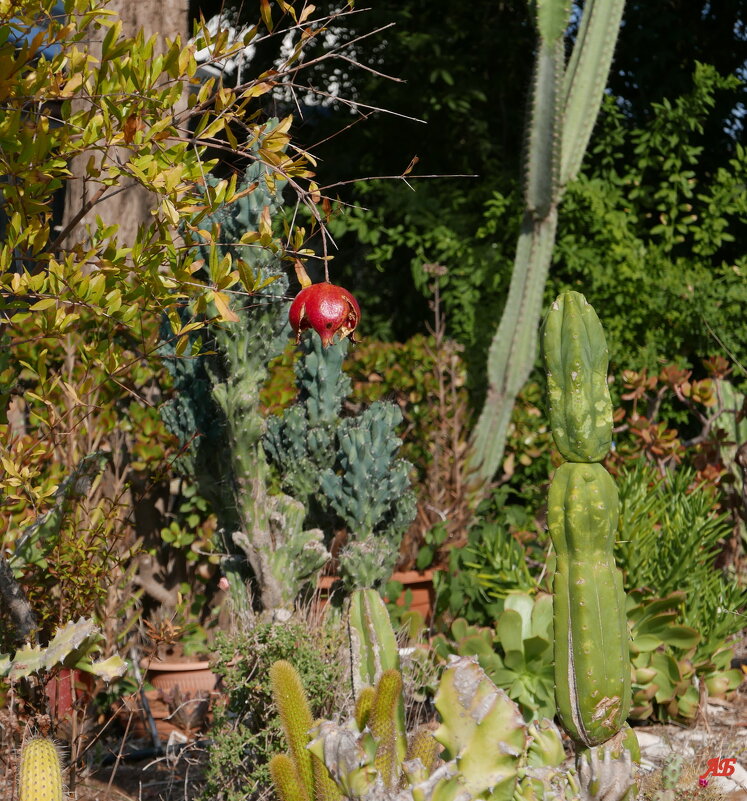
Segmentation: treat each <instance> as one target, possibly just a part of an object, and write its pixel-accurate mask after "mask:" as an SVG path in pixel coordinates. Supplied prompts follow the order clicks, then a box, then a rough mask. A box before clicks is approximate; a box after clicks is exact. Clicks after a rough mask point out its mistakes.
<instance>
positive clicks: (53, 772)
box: [18, 737, 63, 801]
mask: <svg viewBox="0 0 747 801" xmlns="http://www.w3.org/2000/svg"><path fill="white" fill-rule="evenodd" d="M62 797H63V796H62V764H61V762H60V754H59V751H58V750H57V746H56V745H55V743H54V742H53V741H52V740H50V739H48V738H46V737H34V738H32V739H31V740H27V741H26V742H25V743H24V744H23V747H22V748H21V769H20V773H19V779H18V798H19V801H62Z"/></svg>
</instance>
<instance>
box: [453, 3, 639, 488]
mask: <svg viewBox="0 0 747 801" xmlns="http://www.w3.org/2000/svg"><path fill="white" fill-rule="evenodd" d="M624 5H625V2H624V0H588V2H586V3H584V5H583V11H582V13H581V20H580V24H579V30H578V35H577V36H576V40H575V42H574V45H573V50H572V53H571V57H570V60H569V62H568V64H567V65H566V64H565V59H564V36H565V31H566V28H567V26H568V23H569V21H570V11H571V4H570V3H569V2H567V0H547V2H538V3H534V4H532V7H533V9H534V12H535V23H536V27H537V34H538V46H537V50H536V63H535V70H534V87H533V91H532V98H531V103H530V113H529V123H528V129H527V135H526V139H527V159H526V181H525V212H524V217H523V219H522V223H521V229H520V232H519V239H518V242H517V246H516V256H515V259H514V267H513V272H512V274H511V284H510V286H509V292H508V298H507V300H506V305H505V307H504V310H503V314H502V316H501V321H500V324H499V326H498V330H497V332H496V334H495V336H494V337H493V340H492V342H491V344H490V349H489V352H488V363H487V377H488V388H487V393H486V396H485V402H484V405H483V408H482V410H481V412H480V416H479V418H478V421H477V425H476V426H475V428H474V430H473V433H472V436H471V438H470V442H469V450H468V453H467V464H468V468H469V471H470V478H469V483H470V489H471V494H472V500H473V503H475V504H477V502H479V500H480V499H481V498H482V497H483V495H484V493H485V491H486V489H487V486H488V484H489V482H490V481H491V480H492V478H493V475H494V474H495V472H496V470H497V469H498V467H499V466H500V464H501V461H502V459H503V452H504V448H505V442H506V433H507V430H508V425H509V422H510V420H511V411H512V409H513V405H514V401H515V399H516V395H517V394H518V392H519V391H520V389H521V388H522V386H523V385H524V383H525V382H526V380H527V378H528V377H529V373H530V371H531V369H532V367H533V366H534V363H535V358H536V351H537V328H538V323H539V320H540V316H541V314H542V299H543V292H544V287H545V283H546V281H547V274H548V271H549V268H550V261H551V258H552V252H553V247H554V244H555V231H556V226H557V215H558V205H559V203H560V200H561V197H562V194H563V190H564V188H565V186H566V185H567V184H568V182H569V181H571V180H573V178H574V177H575V176H576V174H577V173H578V170H579V168H580V166H581V161H582V159H583V155H584V152H585V150H586V147H587V144H588V141H589V137H590V135H591V130H592V128H593V126H594V123H595V121H596V118H597V115H598V113H599V107H600V104H601V99H602V93H603V91H604V86H605V84H606V81H607V76H608V74H609V69H610V64H611V62H612V56H613V53H614V50H615V42H616V40H617V33H618V30H619V28H620V20H621V17H622V11H623V7H624Z"/></svg>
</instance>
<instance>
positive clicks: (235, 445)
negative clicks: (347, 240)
mask: <svg viewBox="0 0 747 801" xmlns="http://www.w3.org/2000/svg"><path fill="white" fill-rule="evenodd" d="M283 185H284V182H283V181H280V180H276V179H274V178H271V179H269V180H268V174H267V170H266V168H265V166H264V165H263V164H262V163H261V160H257V161H256V162H254V163H253V164H251V165H250V166H249V167H248V168H247V170H246V172H245V174H244V178H243V181H242V191H240V192H239V193H238V195H239V197H238V199H237V200H236V201H234V202H233V203H231V204H230V205H229V206H227V207H225V208H222V209H221V210H220V211H219V212H217V213H216V214H215V215H213V216H212V217H209V218H206V219H205V220H203V221H202V223H201V225H202V227H203V228H208V229H210V228H212V229H213V230H212V234H211V236H212V239H213V242H214V246H213V247H208V245H207V244H203V245H200V246H198V247H197V255H199V256H200V257H201V258H202V259H203V261H204V263H205V265H206V269H208V270H209V272H210V276H211V279H212V280H213V282H215V283H220V284H221V286H224V287H226V286H230V276H231V272H232V270H234V271H238V272H239V273H241V274H243V275H244V276H245V277H248V278H247V281H245V283H247V282H248V284H249V285H250V286H253V288H254V289H255V291H256V294H255V295H254V296H253V298H252V303H251V304H247V305H246V306H244V307H242V308H238V309H236V310H235V311H234V310H232V311H231V315H232V317H234V318H236V319H235V320H234V321H233V322H230V321H227V322H223V323H222V324H220V325H216V326H214V327H213V328H212V329H211V331H212V336H213V339H212V341H211V342H209V343H208V346H207V347H205V346H203V347H202V348H201V349H198V352H197V355H193V356H192V357H191V358H182V356H181V354H180V353H179V352H177V346H176V345H174V344H172V343H171V342H170V341H165V342H164V344H163V346H162V352H163V356H164V359H165V363H166V365H167V367H168V368H169V370H170V371H171V372H172V374H173V376H174V385H175V387H174V388H175V393H174V398H173V399H172V400H171V401H170V402H169V403H168V404H166V405H165V406H164V408H163V416H164V419H165V421H166V423H167V425H168V426H169V428H170V429H171V430H172V431H173V432H174V433H175V434H177V435H178V436H179V438H180V441H181V443H182V444H183V446H184V450H185V453H184V455H183V457H182V460H181V467H182V469H183V470H185V471H186V472H187V473H188V474H191V475H192V476H194V477H195V478H196V480H197V482H198V485H199V488H200V493H201V494H202V495H203V497H206V498H208V499H209V500H210V501H211V503H212V505H213V508H214V509H215V510H216V512H217V514H218V516H219V527H220V532H219V533H220V536H221V537H222V539H223V543H222V546H223V547H222V550H223V551H224V552H225V553H226V554H227V555H226V556H225V557H224V559H223V561H222V569H223V572H224V574H225V576H226V578H227V579H228V582H229V587H230V591H231V597H232V599H233V601H234V603H235V605H236V606H237V608H239V609H242V610H249V608H250V606H249V605H250V598H253V599H256V602H257V605H258V606H259V607H260V608H261V612H262V613H263V614H264V615H265V616H267V617H268V618H270V619H285V618H287V617H288V616H289V615H290V614H291V612H292V610H293V607H294V604H295V601H296V598H297V596H298V595H299V593H300V592H301V590H302V588H303V587H304V586H305V585H306V584H307V583H309V582H313V581H314V580H315V579H316V576H317V575H318V573H319V571H320V570H321V568H322V567H323V566H324V564H325V563H326V562H327V561H328V560H329V557H330V554H329V552H328V551H327V549H326V547H325V545H324V535H323V532H322V530H321V529H320V528H316V527H309V528H307V527H306V526H305V520H306V516H307V509H306V507H305V505H304V503H303V501H302V500H301V499H298V498H295V497H292V496H290V495H287V494H285V493H278V492H275V491H274V488H273V487H272V476H271V470H270V467H269V465H268V462H267V458H266V456H265V453H264V449H263V446H262V438H263V436H264V433H265V419H264V416H263V414H262V410H261V406H260V390H261V388H262V386H263V384H264V382H265V380H266V379H267V376H268V367H267V365H268V362H269V361H270V359H272V358H274V357H275V356H277V355H279V354H280V353H281V352H282V350H283V348H284V346H285V344H286V342H287V340H288V334H289V328H288V324H287V321H286V319H285V317H286V305H285V304H284V303H283V295H284V293H285V291H286V290H287V287H288V279H287V277H286V276H285V273H284V271H283V269H282V265H281V263H280V260H279V258H278V256H277V254H275V253H273V252H272V250H271V249H270V248H266V247H256V246H254V245H253V244H252V243H251V242H249V243H248V244H242V243H243V242H244V241H245V239H244V238H245V236H246V235H247V234H251V233H252V232H256V231H258V230H259V228H260V227H261V224H263V221H264V220H266V219H267V217H268V216H269V218H272V217H273V216H274V215H275V214H276V213H277V212H278V211H279V209H280V207H281V206H282V203H283V198H282V189H283ZM226 282H229V283H228V285H227V284H226ZM217 303H218V298H217V296H216V304H217ZM184 314H185V315H186V314H187V310H185V312H184ZM182 322H184V321H182ZM193 345H194V346H195V347H197V342H196V340H194V341H193Z"/></svg>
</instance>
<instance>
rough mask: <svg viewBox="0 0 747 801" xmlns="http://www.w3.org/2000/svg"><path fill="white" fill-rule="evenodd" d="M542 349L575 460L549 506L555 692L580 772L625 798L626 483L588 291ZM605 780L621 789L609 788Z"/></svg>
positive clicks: (561, 433)
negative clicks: (607, 460)
mask: <svg viewBox="0 0 747 801" xmlns="http://www.w3.org/2000/svg"><path fill="white" fill-rule="evenodd" d="M542 349H543V356H544V362H545V369H546V371H547V383H548V408H549V413H550V419H551V422H552V425H553V436H554V438H555V443H556V445H557V447H558V450H559V451H560V453H561V455H562V456H563V458H564V459H566V460H567V461H566V462H565V463H564V464H562V465H560V467H558V469H557V470H556V471H555V475H554V477H553V479H552V482H551V484H550V491H549V498H548V516H547V523H548V528H549V530H550V536H551V538H552V542H553V545H554V547H555V551H556V554H557V565H556V570H555V576H554V579H553V595H554V598H553V604H554V622H553V626H554V637H555V700H556V703H557V708H558V715H559V717H560V720H561V722H562V724H563V727H564V728H565V730H566V731H567V732H568V734H569V735H570V736H571V737H572V738H573V740H574V741H575V742H576V744H577V747H578V749H579V750H578V755H579V763H578V766H579V776H580V777H581V779H582V782H586V785H585V786H586V791H587V792H588V794H589V797H590V798H601V797H604V798H605V799H606V798H609V799H612V798H613V797H614V798H618V799H620V798H623V797H625V796H626V794H628V793H629V792H632V791H631V789H630V788H631V785H632V777H631V769H630V759H631V758H630V749H629V748H627V747H620V743H619V742H618V741H619V740H620V738H621V737H627V734H625V735H621V734H618V733H619V732H620V731H621V729H622V727H623V725H624V723H625V719H626V717H627V715H628V712H629V710H630V702H631V691H630V655H629V635H628V627H627V618H626V614H625V593H624V591H623V586H622V576H621V573H620V571H619V570H618V569H617V567H616V565H615V560H614V556H613V552H612V549H613V545H614V541H615V534H616V531H617V521H618V496H617V488H616V486H615V482H614V480H613V479H612V477H611V476H610V475H609V473H608V472H607V471H606V470H605V468H604V467H603V465H601V464H599V461H600V460H601V459H603V458H604V456H605V454H606V451H607V449H608V448H609V442H610V438H611V431H612V410H611V404H610V400H609V390H608V388H607V381H606V374H607V358H608V357H607V345H606V342H605V338H604V331H603V330H602V326H601V324H600V323H599V320H598V319H597V317H596V314H595V313H594V310H593V309H592V307H591V306H590V305H589V304H588V303H587V301H586V298H584V296H583V295H580V294H579V293H577V292H566V293H564V294H563V295H561V296H560V297H558V299H557V300H556V301H555V302H554V303H553V304H552V306H551V308H550V311H549V312H548V314H547V318H546V320H545V325H544V328H543V332H542ZM630 735H631V736H632V737H633V739H634V738H635V735H633V734H632V732H631V733H630ZM613 738H614V740H613ZM605 744H606V745H605ZM597 746H601V749H600V750H599V751H597V750H596V747H597ZM601 787H605V788H608V790H605V792H608V791H609V792H612V791H611V790H609V788H610V787H612V788H614V789H615V792H617V795H614V796H613V795H604V794H601V795H600V793H601V790H600V788H601Z"/></svg>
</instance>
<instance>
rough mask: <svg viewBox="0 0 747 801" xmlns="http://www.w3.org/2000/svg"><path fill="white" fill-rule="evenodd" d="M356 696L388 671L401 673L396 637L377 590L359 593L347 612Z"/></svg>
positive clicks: (354, 693) (357, 592)
mask: <svg viewBox="0 0 747 801" xmlns="http://www.w3.org/2000/svg"><path fill="white" fill-rule="evenodd" d="M347 625H348V635H349V637H350V661H351V672H352V681H353V695H354V696H355V697H356V698H357V697H358V695H359V693H360V691H361V690H362V689H363V688H364V687H373V686H374V685H375V684H376V683H377V682H378V680H379V678H380V677H381V674H382V673H384V671H386V670H392V669H394V670H399V650H398V645H397V637H396V635H395V634H394V629H393V628H392V622H391V619H390V617H389V612H388V610H387V608H386V604H385V603H384V601H383V600H382V598H381V596H380V595H379V593H378V592H377V591H376V590H356V591H355V592H353V594H352V595H351V596H350V602H349V605H348V609H347Z"/></svg>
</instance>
